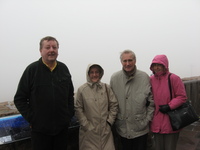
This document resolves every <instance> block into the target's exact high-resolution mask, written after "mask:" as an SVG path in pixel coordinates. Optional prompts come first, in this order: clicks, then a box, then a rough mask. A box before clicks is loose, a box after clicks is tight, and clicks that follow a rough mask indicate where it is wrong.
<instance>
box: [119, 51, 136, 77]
mask: <svg viewBox="0 0 200 150" xmlns="http://www.w3.org/2000/svg"><path fill="white" fill-rule="evenodd" d="M121 63H122V66H123V69H124V70H125V71H126V72H127V73H131V72H132V71H133V70H134V67H135V63H136V61H135V59H134V58H133V55H132V54H129V53H127V54H126V53H125V54H123V55H122V59H121Z"/></svg>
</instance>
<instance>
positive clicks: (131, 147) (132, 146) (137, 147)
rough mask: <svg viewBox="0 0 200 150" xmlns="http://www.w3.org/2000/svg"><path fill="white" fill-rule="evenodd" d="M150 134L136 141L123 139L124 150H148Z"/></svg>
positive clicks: (135, 139)
mask: <svg viewBox="0 0 200 150" xmlns="http://www.w3.org/2000/svg"><path fill="white" fill-rule="evenodd" d="M147 137H148V134H145V135H142V136H139V137H137V138H134V139H127V138H124V137H121V142H122V149H123V150H146V148H147Z"/></svg>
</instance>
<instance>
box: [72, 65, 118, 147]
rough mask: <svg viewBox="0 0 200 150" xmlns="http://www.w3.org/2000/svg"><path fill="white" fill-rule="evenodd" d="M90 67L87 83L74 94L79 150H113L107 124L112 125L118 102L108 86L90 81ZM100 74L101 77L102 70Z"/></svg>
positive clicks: (110, 133) (109, 128)
mask: <svg viewBox="0 0 200 150" xmlns="http://www.w3.org/2000/svg"><path fill="white" fill-rule="evenodd" d="M95 65H96V64H95ZM91 66H92V65H90V66H88V69H87V71H86V76H87V83H85V84H83V85H82V86H80V87H79V88H78V91H77V94H76V101H75V110H76V112H75V114H76V116H77V118H78V120H79V122H80V125H81V126H80V130H79V150H114V149H115V148H114V142H113V135H112V132H111V127H110V125H109V123H110V124H111V125H112V124H113V123H114V120H115V118H116V115H117V111H118V102H117V99H116V97H115V95H114V93H113V91H112V90H111V88H110V86H109V85H107V84H105V83H102V82H100V81H99V82H98V83H92V82H91V81H90V78H89V76H88V71H89V68H90V67H91ZM98 66H99V65H98ZM101 73H102V74H101V77H102V76H103V69H102V71H101ZM106 87H107V92H106Z"/></svg>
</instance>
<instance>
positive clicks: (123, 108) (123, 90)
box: [110, 50, 154, 150]
mask: <svg viewBox="0 0 200 150" xmlns="http://www.w3.org/2000/svg"><path fill="white" fill-rule="evenodd" d="M120 59H121V64H122V70H120V71H118V72H116V73H114V74H113V75H112V77H111V81H110V85H111V88H112V89H113V92H114V93H115V95H116V97H117V99H118V103H119V111H118V114H117V119H116V122H115V126H116V130H117V133H118V134H119V135H120V137H121V142H122V147H123V150H133V149H134V150H146V143H147V136H148V132H149V122H150V121H151V119H152V116H153V112H154V102H153V98H152V93H151V85H150V79H149V76H148V75H147V74H146V73H145V72H143V71H140V70H138V69H137V68H136V65H135V64H136V56H135V54H134V52H133V51H131V50H124V51H123V52H122V53H121V55H120Z"/></svg>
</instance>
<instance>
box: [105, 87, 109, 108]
mask: <svg viewBox="0 0 200 150" xmlns="http://www.w3.org/2000/svg"><path fill="white" fill-rule="evenodd" d="M105 87H106V94H107V98H108V110H109V101H110V98H109V95H108V89H107V86H106V84H105Z"/></svg>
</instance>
